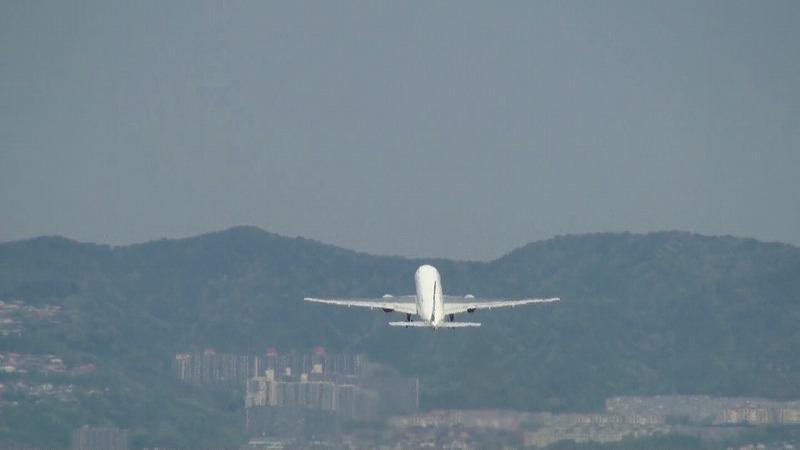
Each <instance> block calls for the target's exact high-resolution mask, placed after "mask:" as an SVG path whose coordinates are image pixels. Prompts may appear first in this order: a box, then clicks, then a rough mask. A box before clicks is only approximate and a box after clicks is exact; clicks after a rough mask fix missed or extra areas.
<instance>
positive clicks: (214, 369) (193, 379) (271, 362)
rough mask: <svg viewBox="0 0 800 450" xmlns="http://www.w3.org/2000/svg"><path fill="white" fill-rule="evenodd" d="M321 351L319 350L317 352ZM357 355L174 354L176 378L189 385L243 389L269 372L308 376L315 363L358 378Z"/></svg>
mask: <svg viewBox="0 0 800 450" xmlns="http://www.w3.org/2000/svg"><path fill="white" fill-rule="evenodd" d="M317 350H320V349H317ZM361 361H362V356H360V355H326V354H325V352H324V351H323V352H322V354H321V355H317V356H315V355H308V354H296V353H290V354H286V355H279V354H278V352H277V350H276V349H274V348H268V349H267V351H266V352H265V353H264V355H263V356H262V355H233V354H224V353H217V352H216V351H215V350H214V349H211V348H207V349H205V350H203V351H200V352H194V353H179V354H177V355H175V362H174V365H173V367H174V370H175V373H176V375H177V377H178V378H179V379H180V380H182V381H185V382H187V383H192V384H216V383H232V384H236V385H241V386H244V385H245V384H246V383H247V381H248V380H249V379H251V378H253V377H257V376H262V375H265V374H266V371H267V370H272V371H273V373H275V376H276V377H287V376H288V377H291V376H292V374H295V375H296V374H300V373H306V374H308V373H311V372H312V371H313V369H314V368H313V367H312V366H313V365H314V364H321V365H324V366H325V368H326V372H327V373H336V374H341V375H357V374H358V371H359V370H360V368H361Z"/></svg>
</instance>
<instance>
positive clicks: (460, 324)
mask: <svg viewBox="0 0 800 450" xmlns="http://www.w3.org/2000/svg"><path fill="white" fill-rule="evenodd" d="M389 325H391V326H393V327H404V328H408V327H415V328H433V325H431V323H430V322H424V321H421V320H415V321H412V322H389ZM479 326H481V324H479V323H477V322H443V323H440V324H439V325H438V326H437V327H436V328H466V327H479Z"/></svg>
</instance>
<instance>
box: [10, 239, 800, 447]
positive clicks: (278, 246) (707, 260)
mask: <svg viewBox="0 0 800 450" xmlns="http://www.w3.org/2000/svg"><path fill="white" fill-rule="evenodd" d="M422 263H432V264H434V265H436V266H437V267H438V268H439V270H440V272H441V273H442V277H443V280H442V282H443V285H444V289H445V292H446V293H448V294H467V293H471V294H474V295H476V296H477V295H483V296H509V297H522V296H559V297H561V298H562V302H560V303H558V304H554V305H546V306H535V307H526V308H516V309H513V310H505V311H492V312H486V313H476V315H475V316H471V319H472V318H474V319H476V320H478V321H481V322H482V323H483V325H484V326H483V327H481V328H479V329H473V330H468V331H464V330H456V331H449V332H436V333H433V332H428V331H427V330H424V331H420V330H406V329H396V328H390V327H388V326H387V325H386V322H388V321H389V318H390V317H393V316H391V315H390V316H386V315H384V314H383V313H376V312H371V311H361V310H355V309H347V308H336V307H328V306H326V305H317V304H309V303H306V302H302V301H301V299H302V297H303V296H308V295H313V296H375V295H378V296H379V295H383V294H384V293H387V292H388V293H392V294H410V293H413V273H414V270H415V269H416V268H417V266H419V265H420V264H422ZM0 299H3V300H6V301H9V300H21V301H23V302H25V303H26V304H30V305H34V306H37V305H38V306H43V305H58V306H61V307H62V310H61V314H60V316H59V317H60V319H59V320H58V321H56V322H55V323H52V324H47V325H37V326H32V327H30V328H29V329H27V330H26V332H24V333H23V334H22V335H21V336H18V337H17V336H5V337H3V336H0V351H6V352H9V351H13V352H19V353H32V354H57V355H64V358H65V362H66V363H67V364H72V365H77V364H86V363H91V364H94V365H95V366H96V367H97V371H96V372H95V373H94V374H93V375H91V376H89V377H86V378H85V379H84V381H82V383H85V384H87V385H93V386H102V387H103V389H105V390H104V391H103V392H104V394H101V395H93V396H86V397H85V398H80V399H79V401H78V402H77V403H64V404H58V405H56V406H53V405H52V404H33V403H30V404H28V403H25V402H21V403H20V404H19V405H17V406H16V407H9V406H0V408H3V409H0V412H2V415H4V416H5V417H6V418H7V419H6V420H5V422H6V423H7V425H5V426H3V425H0V443H2V442H25V443H28V444H31V445H40V446H44V445H51V446H59V445H64V443H66V442H68V438H69V430H71V429H72V428H73V427H77V426H80V425H82V424H84V423H100V424H103V423H113V424H115V425H117V426H121V427H124V428H128V429H130V430H131V436H132V440H133V443H134V445H160V446H196V445H198V443H201V442H202V443H204V444H206V445H214V444H219V445H222V444H224V443H226V442H230V440H236V439H238V438H239V435H238V434H237V433H239V431H238V430H239V425H240V424H239V420H240V419H239V414H240V409H241V399H240V398H238V397H236V396H234V395H232V394H230V393H228V392H222V391H220V392H213V391H212V392H209V391H200V390H198V389H195V388H192V387H188V386H183V385H180V384H178V383H176V382H175V381H174V380H173V379H172V377H171V373H170V367H171V363H172V360H173V358H174V354H175V353H177V352H185V351H189V350H196V349H201V348H205V347H213V348H215V349H217V350H218V351H223V352H231V353H262V352H263V351H264V349H265V348H266V347H268V346H274V347H277V348H279V349H280V350H281V351H288V350H293V349H295V350H302V351H305V350H308V349H309V348H311V347H313V346H315V345H323V346H325V347H327V348H329V349H331V350H332V351H337V352H362V353H365V354H367V355H368V356H369V357H371V358H372V359H375V360H378V361H381V362H384V363H386V364H389V365H391V366H394V367H396V368H397V369H398V370H400V371H401V372H404V373H408V374H417V375H419V376H420V378H421V383H422V406H423V408H459V407H470V408H515V409H522V410H532V411H538V410H550V411H590V410H594V409H599V408H601V407H602V403H603V400H604V399H605V398H606V397H608V396H614V395H633V394H635V395H648V394H665V393H681V394H695V393H697V394H711V395H730V396H739V395H741V396H764V397H770V398H778V399H787V398H798V397H800V327H798V325H797V324H798V323H800V249H798V248H797V247H793V246H790V245H784V244H776V243H763V242H758V241H755V240H752V239H740V238H733V237H708V236H701V235H696V234H690V233H683V232H659V233H651V234H644V235H642V234H631V233H599V234H588V235H575V236H561V237H556V238H553V239H549V240H545V241H540V242H535V243H532V244H529V245H526V246H524V247H521V248H519V249H517V250H514V251H512V252H511V253H509V254H507V255H506V256H503V257H502V258H499V259H497V260H494V261H491V262H462V261H449V260H424V261H423V260H418V259H408V258H400V257H385V256H373V255H368V254H364V253H358V252H354V251H349V250H344V249H340V248H336V247H333V246H330V245H325V244H321V243H318V242H315V241H311V240H307V239H301V238H286V237H282V236H278V235H275V234H272V233H268V232H265V231H263V230H260V229H258V228H253V227H237V228H232V229H229V230H226V231H222V232H216V233H209V234H205V235H201V236H197V237H193V238H187V239H177V240H160V241H153V242H148V243H144V244H136V245H130V246H123V247H109V246H104V245H95V244H85V243H78V242H74V241H71V240H67V239H64V238H60V237H41V238H35V239H30V240H25V241H17V242H9V243H4V244H0ZM3 379H4V378H0V383H1V382H3ZM5 379H6V380H13V379H14V378H13V377H11V378H9V376H6V378H5ZM0 395H2V394H0ZM0 400H2V397H0ZM33 424H35V425H33Z"/></svg>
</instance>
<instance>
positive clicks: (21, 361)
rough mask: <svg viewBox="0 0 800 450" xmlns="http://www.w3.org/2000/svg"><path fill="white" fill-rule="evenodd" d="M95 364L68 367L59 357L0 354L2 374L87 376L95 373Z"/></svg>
mask: <svg viewBox="0 0 800 450" xmlns="http://www.w3.org/2000/svg"><path fill="white" fill-rule="evenodd" d="M95 369H96V367H95V365H94V364H83V365H80V366H75V367H71V368H70V367H67V366H66V365H65V364H64V361H63V360H62V359H61V358H60V357H59V356H57V355H51V354H32V353H14V352H0V373H6V374H29V373H31V374H34V373H35V374H40V375H58V374H61V375H85V374H87V373H91V372H94V371H95Z"/></svg>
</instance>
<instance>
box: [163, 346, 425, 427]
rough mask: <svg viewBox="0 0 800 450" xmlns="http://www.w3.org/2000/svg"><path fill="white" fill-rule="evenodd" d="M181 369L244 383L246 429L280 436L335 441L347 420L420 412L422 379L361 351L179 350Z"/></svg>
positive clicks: (206, 380) (205, 379)
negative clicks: (241, 352) (240, 352)
mask: <svg viewBox="0 0 800 450" xmlns="http://www.w3.org/2000/svg"><path fill="white" fill-rule="evenodd" d="M174 371H175V374H176V376H177V377H178V378H179V379H181V380H183V381H185V382H187V383H193V384H199V385H204V384H215V383H227V384H231V385H241V386H244V407H245V408H244V410H245V420H244V423H245V432H246V434H247V435H248V436H250V437H253V438H258V439H263V438H265V437H269V438H275V439H277V440H278V442H299V441H304V442H305V443H308V442H309V441H313V440H317V441H320V442H329V443H330V442H338V441H339V440H340V439H341V432H340V424H341V422H342V421H343V420H355V421H371V420H375V419H376V418H381V417H388V416H389V415H392V414H408V413H412V412H416V411H417V409H418V407H419V382H418V380H417V378H415V377H404V376H401V375H399V374H397V373H396V372H395V371H393V370H392V369H389V368H387V367H385V366H382V365H380V364H376V363H374V362H370V361H368V360H367V359H366V358H365V357H364V356H362V355H355V354H330V353H328V352H326V351H325V349H324V348H322V347H317V348H315V349H314V350H313V351H312V352H310V353H287V354H279V353H278V351H277V350H276V349H275V348H268V349H267V351H266V352H265V353H264V355H231V354H219V353H217V352H215V351H214V350H212V349H206V350H204V351H201V352H195V353H180V354H177V355H175V362H174Z"/></svg>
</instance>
